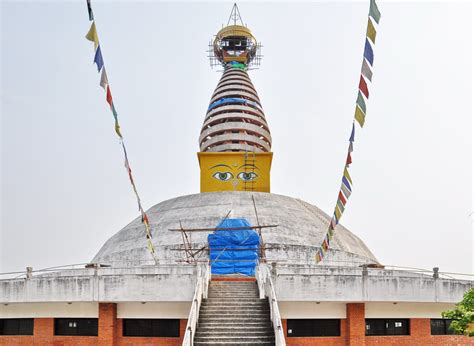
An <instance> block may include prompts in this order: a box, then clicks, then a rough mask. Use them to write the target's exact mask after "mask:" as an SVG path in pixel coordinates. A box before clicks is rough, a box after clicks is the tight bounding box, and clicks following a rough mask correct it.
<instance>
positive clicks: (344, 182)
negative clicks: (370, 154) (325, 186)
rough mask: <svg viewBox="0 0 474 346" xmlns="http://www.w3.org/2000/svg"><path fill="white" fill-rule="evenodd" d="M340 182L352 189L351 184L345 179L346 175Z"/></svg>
mask: <svg viewBox="0 0 474 346" xmlns="http://www.w3.org/2000/svg"><path fill="white" fill-rule="evenodd" d="M342 183H343V185H345V186H346V187H347V188H348V189H349V190H350V191H352V187H351V184H350V183H349V180H347V178H346V177H342Z"/></svg>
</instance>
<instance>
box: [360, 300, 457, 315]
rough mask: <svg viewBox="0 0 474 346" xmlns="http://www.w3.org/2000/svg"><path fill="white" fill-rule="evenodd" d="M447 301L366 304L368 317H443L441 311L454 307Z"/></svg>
mask: <svg viewBox="0 0 474 346" xmlns="http://www.w3.org/2000/svg"><path fill="white" fill-rule="evenodd" d="M453 307H454V304H447V303H397V304H393V303H387V302H373V303H372V302H370V303H366V304H365V317H366V318H441V312H443V311H446V310H449V309H452V308H453Z"/></svg>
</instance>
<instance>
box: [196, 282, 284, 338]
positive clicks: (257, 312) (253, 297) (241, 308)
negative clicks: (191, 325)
mask: <svg viewBox="0 0 474 346" xmlns="http://www.w3.org/2000/svg"><path fill="white" fill-rule="evenodd" d="M194 345H275V335H274V331H273V328H272V324H271V321H270V308H269V305H268V300H267V299H259V293H258V287H257V283H256V282H255V281H211V283H210V286H209V293H208V299H204V300H203V301H202V304H201V309H200V312H199V323H198V326H197V329H196V335H195V337H194Z"/></svg>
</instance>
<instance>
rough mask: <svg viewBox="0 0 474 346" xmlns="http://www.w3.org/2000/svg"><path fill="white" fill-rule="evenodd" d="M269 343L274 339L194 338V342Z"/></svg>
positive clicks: (247, 337)
mask: <svg viewBox="0 0 474 346" xmlns="http://www.w3.org/2000/svg"><path fill="white" fill-rule="evenodd" d="M262 341H266V342H271V341H273V342H274V341H275V337H274V336H273V335H271V336H262V335H261V336H236V337H233V336H199V337H198V336H196V337H195V338H194V342H195V343H198V342H227V343H229V342H231V343H233V344H237V345H238V344H239V343H240V342H247V343H249V342H250V343H255V342H262Z"/></svg>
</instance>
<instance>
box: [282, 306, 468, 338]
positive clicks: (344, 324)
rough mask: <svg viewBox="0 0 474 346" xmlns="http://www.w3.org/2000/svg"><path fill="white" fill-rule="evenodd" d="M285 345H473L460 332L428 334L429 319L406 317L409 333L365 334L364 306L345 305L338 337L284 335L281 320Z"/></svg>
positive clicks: (284, 321)
mask: <svg viewBox="0 0 474 346" xmlns="http://www.w3.org/2000/svg"><path fill="white" fill-rule="evenodd" d="M282 323H283V328H284V332H285V338H286V344H287V345H289V346H290V345H295V346H296V345H315V346H319V345H327V346H336V345H337V346H339V345H347V346H364V345H365V346H369V345H370V346H371V345H384V346H398V345H410V346H418V345H430V346H431V345H433V346H435V345H440V346H441V345H443V346H451V345H456V346H465V345H474V337H472V338H469V337H467V336H460V335H431V326H430V319H429V318H412V319H410V335H406V336H365V305H364V303H353V304H347V305H346V319H341V336H338V337H311V338H310V337H304V338H303V337H290V338H289V337H288V334H287V321H286V320H283V321H282Z"/></svg>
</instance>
